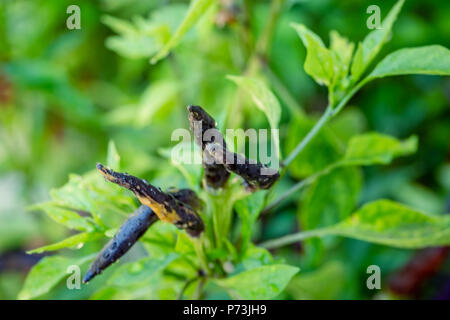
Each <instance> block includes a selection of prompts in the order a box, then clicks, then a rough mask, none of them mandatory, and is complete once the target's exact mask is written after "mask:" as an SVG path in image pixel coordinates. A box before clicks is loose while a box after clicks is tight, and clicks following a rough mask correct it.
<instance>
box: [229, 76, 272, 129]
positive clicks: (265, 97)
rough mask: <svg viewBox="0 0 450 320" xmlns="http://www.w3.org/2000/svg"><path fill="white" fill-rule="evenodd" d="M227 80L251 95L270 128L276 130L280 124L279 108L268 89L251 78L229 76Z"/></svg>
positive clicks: (258, 80)
mask: <svg viewBox="0 0 450 320" xmlns="http://www.w3.org/2000/svg"><path fill="white" fill-rule="evenodd" d="M227 78H228V79H230V80H232V81H234V82H235V83H236V84H237V85H238V86H239V87H241V88H243V89H244V90H245V91H247V92H248V93H249V94H250V95H251V97H252V99H253V101H254V102H255V104H256V106H257V107H258V108H259V109H260V110H261V111H262V112H264V114H265V115H266V117H267V120H268V121H269V124H270V127H271V128H272V129H277V128H278V125H279V123H280V117H281V107H280V103H279V102H278V99H277V98H276V97H275V95H274V94H273V93H272V91H271V90H270V89H269V87H267V85H266V84H265V83H264V82H263V81H261V80H260V79H257V78H253V77H244V76H231V75H229V76H227Z"/></svg>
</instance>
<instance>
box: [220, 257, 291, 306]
mask: <svg viewBox="0 0 450 320" xmlns="http://www.w3.org/2000/svg"><path fill="white" fill-rule="evenodd" d="M298 271H299V269H298V268H296V267H292V266H289V265H284V264H274V265H269V266H261V267H258V268H254V269H250V270H247V271H244V272H241V273H239V274H237V275H235V276H231V277H229V278H226V279H215V280H213V281H214V282H215V283H216V284H218V285H219V286H221V287H224V288H225V289H226V290H227V291H229V293H230V295H231V296H232V297H233V298H234V299H252V300H254V299H272V298H274V297H276V296H277V295H279V294H280V293H281V292H282V291H283V290H284V288H285V287H286V286H287V284H288V283H289V281H290V280H291V278H292V277H293V276H294V275H295V274H296V273H297V272H298Z"/></svg>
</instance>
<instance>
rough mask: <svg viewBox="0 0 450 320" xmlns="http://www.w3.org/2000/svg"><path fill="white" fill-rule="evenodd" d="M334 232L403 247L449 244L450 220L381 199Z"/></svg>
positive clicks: (357, 213)
mask: <svg viewBox="0 0 450 320" xmlns="http://www.w3.org/2000/svg"><path fill="white" fill-rule="evenodd" d="M330 233H333V234H337V235H342V236H346V237H350V238H355V239H359V240H365V241H369V242H374V243H380V244H385V245H389V246H393V247H401V248H424V247H429V246H440V245H449V244H450V217H448V216H431V215H429V214H426V213H424V212H421V211H417V210H415V209H411V208H409V207H407V206H404V205H402V204H399V203H396V202H393V201H390V200H379V201H375V202H371V203H368V204H366V205H365V206H363V207H362V208H361V209H360V210H359V211H357V212H356V213H355V214H353V215H352V216H351V217H350V218H348V219H347V220H345V221H343V222H341V223H339V224H338V225H336V226H335V227H333V228H331V229H330Z"/></svg>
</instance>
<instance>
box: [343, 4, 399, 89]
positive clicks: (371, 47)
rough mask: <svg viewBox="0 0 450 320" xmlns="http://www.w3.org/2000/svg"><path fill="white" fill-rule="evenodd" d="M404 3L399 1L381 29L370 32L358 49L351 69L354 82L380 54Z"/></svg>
mask: <svg viewBox="0 0 450 320" xmlns="http://www.w3.org/2000/svg"><path fill="white" fill-rule="evenodd" d="M404 2H405V1H404V0H399V1H398V2H397V3H396V4H395V5H394V6H393V7H392V9H391V11H389V14H388V15H387V17H386V18H385V19H384V20H383V23H382V24H381V28H380V29H375V30H373V31H372V32H370V33H369V34H368V35H367V36H366V37H365V38H364V40H363V42H362V43H361V42H360V43H359V44H358V49H357V50H356V52H355V56H354V58H353V64H352V68H351V71H352V77H353V81H357V80H358V79H359V77H360V76H361V75H362V74H363V72H364V71H365V70H366V68H367V67H368V66H369V64H370V63H371V62H372V60H373V59H374V58H375V57H376V55H377V54H378V53H379V52H380V50H381V48H382V47H383V45H384V44H385V43H386V42H387V41H388V39H389V35H390V32H391V29H392V25H393V24H394V22H395V20H396V19H397V15H398V13H399V12H400V10H401V8H402V6H403V3H404Z"/></svg>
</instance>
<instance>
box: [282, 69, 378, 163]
mask: <svg viewBox="0 0 450 320" xmlns="http://www.w3.org/2000/svg"><path fill="white" fill-rule="evenodd" d="M369 81H370V79H369V78H366V79H364V80H363V81H361V82H359V83H358V84H357V85H355V86H354V87H353V88H352V89H351V90H350V91H349V92H348V93H347V94H346V95H345V96H344V98H342V100H341V101H339V103H338V104H337V105H336V107H334V106H333V105H328V106H327V108H326V109H325V112H324V113H323V114H322V116H321V117H320V119H319V121H317V122H316V124H315V125H314V127H313V128H312V129H311V130H310V131H309V132H308V134H307V135H306V136H305V137H304V138H303V139H302V140H301V141H300V142H299V144H298V145H297V146H296V147H295V148H294V150H292V152H291V153H290V154H289V156H288V157H287V158H286V159H285V160H284V161H283V163H282V166H283V167H288V166H289V165H290V164H291V163H292V161H293V160H294V159H295V158H296V157H297V156H298V154H299V153H300V152H302V151H303V149H305V147H306V146H307V145H308V143H309V142H311V140H312V139H313V138H314V137H315V136H316V134H317V133H319V131H320V129H322V127H323V126H324V125H325V124H326V123H327V122H328V120H330V119H331V118H332V117H334V116H336V115H337V114H338V113H339V112H340V111H341V110H342V108H344V107H345V105H346V104H347V103H348V101H349V100H350V99H351V98H352V97H353V96H354V95H355V93H356V92H358V90H359V89H361V87H362V86H364V85H365V84H366V83H367V82H369Z"/></svg>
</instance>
